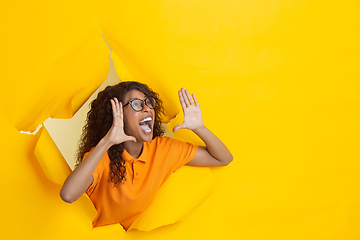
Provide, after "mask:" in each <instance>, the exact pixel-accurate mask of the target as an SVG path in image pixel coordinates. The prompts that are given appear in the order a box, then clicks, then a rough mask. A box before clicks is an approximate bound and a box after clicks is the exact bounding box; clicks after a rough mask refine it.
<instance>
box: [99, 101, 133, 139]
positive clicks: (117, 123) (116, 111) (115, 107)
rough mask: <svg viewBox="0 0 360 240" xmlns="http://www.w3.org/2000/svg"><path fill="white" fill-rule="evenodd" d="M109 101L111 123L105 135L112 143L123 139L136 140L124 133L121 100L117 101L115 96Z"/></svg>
mask: <svg viewBox="0 0 360 240" xmlns="http://www.w3.org/2000/svg"><path fill="white" fill-rule="evenodd" d="M110 102H111V106H112V112H113V124H112V126H111V128H110V129H109V131H108V132H107V134H106V136H105V137H106V138H107V140H108V141H109V142H111V143H113V144H119V143H122V142H125V141H134V142H136V139H135V137H133V136H128V135H126V134H125V133H124V119H123V108H122V104H121V102H119V101H118V99H117V98H114V99H111V100H110Z"/></svg>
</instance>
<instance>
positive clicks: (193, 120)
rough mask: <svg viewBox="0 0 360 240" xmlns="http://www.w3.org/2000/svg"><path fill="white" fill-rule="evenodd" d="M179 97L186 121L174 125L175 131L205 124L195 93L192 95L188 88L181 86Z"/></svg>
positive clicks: (195, 127) (191, 128)
mask: <svg viewBox="0 0 360 240" xmlns="http://www.w3.org/2000/svg"><path fill="white" fill-rule="evenodd" d="M179 99H180V103H181V107H182V109H183V112H184V122H183V123H182V124H180V125H177V126H175V127H174V129H173V131H174V132H176V131H177V130H179V129H181V128H186V129H190V130H196V129H198V128H201V127H203V126H204V123H203V120H202V115H201V109H200V106H199V103H198V101H197V99H196V97H195V95H194V94H192V97H191V96H190V94H189V92H188V91H187V90H184V89H183V88H181V90H180V91H179Z"/></svg>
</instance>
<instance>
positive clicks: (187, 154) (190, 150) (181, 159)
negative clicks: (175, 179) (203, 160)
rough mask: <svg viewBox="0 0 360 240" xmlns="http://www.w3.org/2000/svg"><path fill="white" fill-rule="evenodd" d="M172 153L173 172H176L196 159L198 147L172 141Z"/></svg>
mask: <svg viewBox="0 0 360 240" xmlns="http://www.w3.org/2000/svg"><path fill="white" fill-rule="evenodd" d="M171 151H172V153H173V164H172V171H173V172H175V171H176V170H178V169H179V168H180V167H182V166H184V165H185V164H187V163H188V162H190V161H191V160H192V159H193V158H194V157H195V155H196V153H197V151H198V146H196V145H194V144H192V143H188V142H182V141H179V140H176V139H172V142H171Z"/></svg>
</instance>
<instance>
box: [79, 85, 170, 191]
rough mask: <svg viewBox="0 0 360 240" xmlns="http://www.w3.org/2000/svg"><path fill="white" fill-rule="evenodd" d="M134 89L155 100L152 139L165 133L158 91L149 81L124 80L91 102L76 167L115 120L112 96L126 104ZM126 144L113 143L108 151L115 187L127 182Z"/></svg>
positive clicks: (107, 88)
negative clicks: (126, 96) (148, 84)
mask: <svg viewBox="0 0 360 240" xmlns="http://www.w3.org/2000/svg"><path fill="white" fill-rule="evenodd" d="M131 90H139V91H140V92H142V93H144V94H145V96H147V97H153V98H155V100H156V107H155V109H154V110H155V122H154V128H153V139H154V138H156V137H158V136H162V135H163V134H164V132H165V131H164V129H163V128H162V126H161V117H162V115H163V114H164V108H163V106H162V101H161V100H160V98H159V94H157V93H156V92H154V91H152V90H151V89H150V88H149V87H148V86H147V85H146V84H142V83H139V82H131V81H129V82H121V83H119V84H116V85H114V86H107V87H106V88H105V89H104V90H103V91H101V92H99V94H98V96H97V98H96V99H95V100H93V101H92V102H91V104H90V111H89V112H88V113H87V119H86V122H85V126H84V127H83V132H82V134H81V137H80V141H79V147H78V150H77V160H76V166H78V165H79V164H80V163H81V161H82V160H83V157H84V154H85V153H86V152H89V151H90V150H91V149H92V148H94V147H95V146H96V145H97V144H98V143H99V141H100V140H101V139H102V138H103V137H104V136H105V135H106V133H107V132H108V131H109V129H110V128H111V125H112V123H113V114H112V107H111V103H110V99H112V98H114V97H116V98H117V99H118V100H119V101H120V102H122V103H123V104H124V97H125V95H126V93H128V92H129V91H131ZM123 151H124V146H123V144H122V143H120V144H116V145H113V146H111V147H110V148H109V150H108V151H107V153H108V156H109V159H110V169H111V172H110V176H109V182H112V183H113V184H114V186H115V187H116V184H117V183H119V182H120V183H124V182H125V181H126V178H125V176H126V167H125V160H124V159H123V158H122V153H123Z"/></svg>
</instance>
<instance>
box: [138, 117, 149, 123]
mask: <svg viewBox="0 0 360 240" xmlns="http://www.w3.org/2000/svg"><path fill="white" fill-rule="evenodd" d="M145 121H151V117H147V118H144V119H143V120H141V121H140V122H145Z"/></svg>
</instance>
